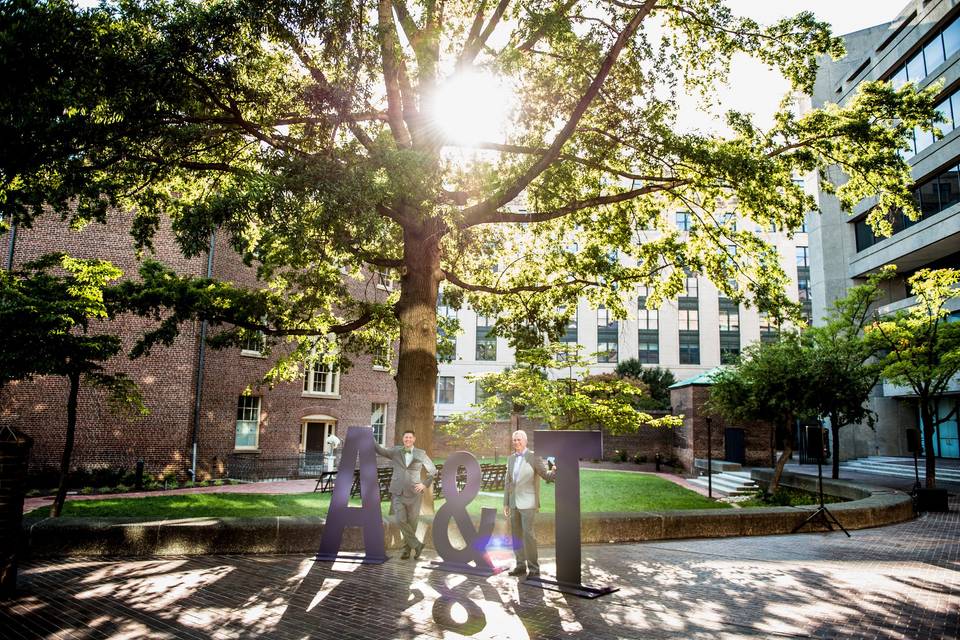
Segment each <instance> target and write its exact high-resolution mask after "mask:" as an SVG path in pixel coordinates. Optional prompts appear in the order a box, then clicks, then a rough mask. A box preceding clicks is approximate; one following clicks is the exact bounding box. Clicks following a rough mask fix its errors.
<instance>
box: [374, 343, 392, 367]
mask: <svg viewBox="0 0 960 640" xmlns="http://www.w3.org/2000/svg"><path fill="white" fill-rule="evenodd" d="M391 366H393V343H392V342H384V343H383V344H382V345H380V349H379V351H377V352H376V353H374V354H373V368H374V369H379V370H381V371H387V370H389V369H390V367H391Z"/></svg>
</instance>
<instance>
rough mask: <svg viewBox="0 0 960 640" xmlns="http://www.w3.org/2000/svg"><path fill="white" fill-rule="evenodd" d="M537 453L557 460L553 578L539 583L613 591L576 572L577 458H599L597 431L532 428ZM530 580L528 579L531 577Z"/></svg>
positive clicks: (584, 593)
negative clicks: (585, 580)
mask: <svg viewBox="0 0 960 640" xmlns="http://www.w3.org/2000/svg"><path fill="white" fill-rule="evenodd" d="M534 436H535V439H534V442H535V444H536V447H537V455H540V456H554V457H555V458H556V461H557V478H556V483H557V488H556V513H555V514H554V517H555V518H556V525H555V528H556V537H557V580H556V582H554V581H553V580H544V579H542V578H541V579H540V580H539V582H540V583H541V584H540V586H543V587H544V588H547V589H553V590H555V591H562V592H563V593H570V594H573V595H578V596H581V597H584V598H596V597H598V596H602V595H606V594H608V593H613V592H614V591H617V589H615V588H612V587H588V586H585V585H584V584H582V583H581V575H580V459H581V458H602V457H603V441H602V439H601V438H602V436H601V433H600V432H599V431H536V432H535V433H534ZM531 582H532V581H531Z"/></svg>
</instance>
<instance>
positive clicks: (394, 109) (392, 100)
mask: <svg viewBox="0 0 960 640" xmlns="http://www.w3.org/2000/svg"><path fill="white" fill-rule="evenodd" d="M377 17H378V22H377V38H378V40H379V41H380V56H381V58H382V63H383V84H384V87H385V88H386V90H387V122H388V123H389V125H390V131H391V132H392V133H393V139H394V140H395V141H396V143H397V146H399V147H410V146H411V144H412V140H411V137H410V131H408V129H407V124H406V122H405V120H404V112H405V108H404V107H405V105H404V98H403V90H402V85H403V84H406V85H407V87H406V88H407V90H409V80H406V78H405V77H406V73H407V72H406V67H405V65H404V63H403V62H402V61H401V60H400V59H399V49H400V42H399V40H398V39H397V31H396V24H395V23H394V19H393V5H392V4H391V0H380V1H379V3H378V5H377Z"/></svg>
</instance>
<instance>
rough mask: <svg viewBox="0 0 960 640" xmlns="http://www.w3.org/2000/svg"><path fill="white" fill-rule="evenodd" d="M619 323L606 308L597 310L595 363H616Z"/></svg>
mask: <svg viewBox="0 0 960 640" xmlns="http://www.w3.org/2000/svg"><path fill="white" fill-rule="evenodd" d="M618 343H619V323H618V322H617V321H616V320H614V319H613V318H612V317H611V316H610V310H609V309H607V308H606V307H600V308H599V309H597V362H617V358H618V356H619V348H618Z"/></svg>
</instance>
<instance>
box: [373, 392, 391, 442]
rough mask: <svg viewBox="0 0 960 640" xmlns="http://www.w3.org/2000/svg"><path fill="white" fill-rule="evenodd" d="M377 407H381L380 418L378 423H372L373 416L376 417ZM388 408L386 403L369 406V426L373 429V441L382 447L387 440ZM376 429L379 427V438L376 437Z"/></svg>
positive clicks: (374, 403)
mask: <svg viewBox="0 0 960 640" xmlns="http://www.w3.org/2000/svg"><path fill="white" fill-rule="evenodd" d="M377 407H382V408H383V412H382V413H381V415H380V417H381V420H380V421H379V422H377V421H374V419H373V418H374V416H376V415H377ZM388 410H389V407H388V405H387V403H386V402H373V403H371V404H370V426H371V427H372V428H373V439H374V440H376V441H377V444H379V445H381V446H382V445H383V444H384V442H385V441H386V439H387V411H388ZM377 427H380V437H379V438H378V437H377Z"/></svg>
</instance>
